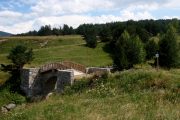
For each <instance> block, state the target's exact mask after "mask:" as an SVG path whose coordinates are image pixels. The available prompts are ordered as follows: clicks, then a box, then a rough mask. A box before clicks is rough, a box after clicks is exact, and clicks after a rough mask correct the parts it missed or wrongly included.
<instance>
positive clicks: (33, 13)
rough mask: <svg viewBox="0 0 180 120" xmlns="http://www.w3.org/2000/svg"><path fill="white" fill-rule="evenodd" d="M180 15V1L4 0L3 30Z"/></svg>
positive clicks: (0, 9) (0, 19) (1, 0)
mask: <svg viewBox="0 0 180 120" xmlns="http://www.w3.org/2000/svg"><path fill="white" fill-rule="evenodd" d="M171 18H178V19H179V18H180V0H0V31H5V32H10V33H13V34H17V33H24V32H28V31H30V30H39V28H40V27H41V26H43V25H51V26H52V27H59V26H62V25H63V24H68V25H69V26H73V27H74V28H76V27H78V26H79V25H80V24H84V23H107V22H115V21H126V20H143V19H155V20H157V19H171Z"/></svg>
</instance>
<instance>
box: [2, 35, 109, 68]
mask: <svg viewBox="0 0 180 120" xmlns="http://www.w3.org/2000/svg"><path fill="white" fill-rule="evenodd" d="M4 39H5V40H7V41H5V42H3V43H0V45H1V46H0V63H9V61H8V60H7V59H6V56H7V54H8V52H9V51H10V49H12V48H13V47H14V46H16V45H19V44H23V45H25V46H28V47H29V48H33V51H34V56H35V59H34V61H33V62H32V64H31V65H29V66H30V67H31V66H32V67H36V66H40V65H42V64H45V63H48V62H54V61H63V60H71V61H74V62H77V63H81V64H84V65H86V66H106V65H109V64H112V60H111V58H110V57H109V55H108V54H107V53H106V52H104V51H103V46H104V44H103V43H100V44H99V45H98V47H97V48H95V49H91V48H87V47H86V46H85V41H84V40H83V38H82V37H81V36H78V35H77V36H58V37H57V36H48V37H10V38H0V40H4Z"/></svg>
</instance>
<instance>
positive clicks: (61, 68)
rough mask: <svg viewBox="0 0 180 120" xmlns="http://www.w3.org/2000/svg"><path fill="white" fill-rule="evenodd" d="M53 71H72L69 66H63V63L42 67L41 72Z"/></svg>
mask: <svg viewBox="0 0 180 120" xmlns="http://www.w3.org/2000/svg"><path fill="white" fill-rule="evenodd" d="M52 69H59V70H66V69H70V68H69V67H68V66H65V65H63V64H62V63H49V64H46V65H43V66H41V67H40V69H39V72H40V73H42V72H46V71H49V70H52Z"/></svg>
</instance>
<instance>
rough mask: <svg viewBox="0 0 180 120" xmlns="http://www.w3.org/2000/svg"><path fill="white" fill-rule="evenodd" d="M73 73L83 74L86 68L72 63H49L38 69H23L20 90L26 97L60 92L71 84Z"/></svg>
mask: <svg viewBox="0 0 180 120" xmlns="http://www.w3.org/2000/svg"><path fill="white" fill-rule="evenodd" d="M74 71H78V72H79V73H81V74H82V75H83V74H85V71H86V67H85V66H83V65H80V64H77V63H73V62H68V61H65V62H59V63H50V64H45V65H43V66H41V67H40V68H28V69H23V71H22V74H21V77H22V81H21V89H22V90H23V91H24V92H25V94H26V96H28V97H32V96H37V95H44V96H45V95H47V94H48V93H49V92H52V91H57V92H62V91H63V88H64V86H65V85H67V84H69V85H71V84H73V82H74V77H75V76H76V75H75V74H74V73H75V72H74Z"/></svg>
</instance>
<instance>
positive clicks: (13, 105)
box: [4, 103, 16, 110]
mask: <svg viewBox="0 0 180 120" xmlns="http://www.w3.org/2000/svg"><path fill="white" fill-rule="evenodd" d="M4 107H6V108H7V110H11V109H14V108H15V107H16V104H14V103H10V104H8V105H6V106H4Z"/></svg>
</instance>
